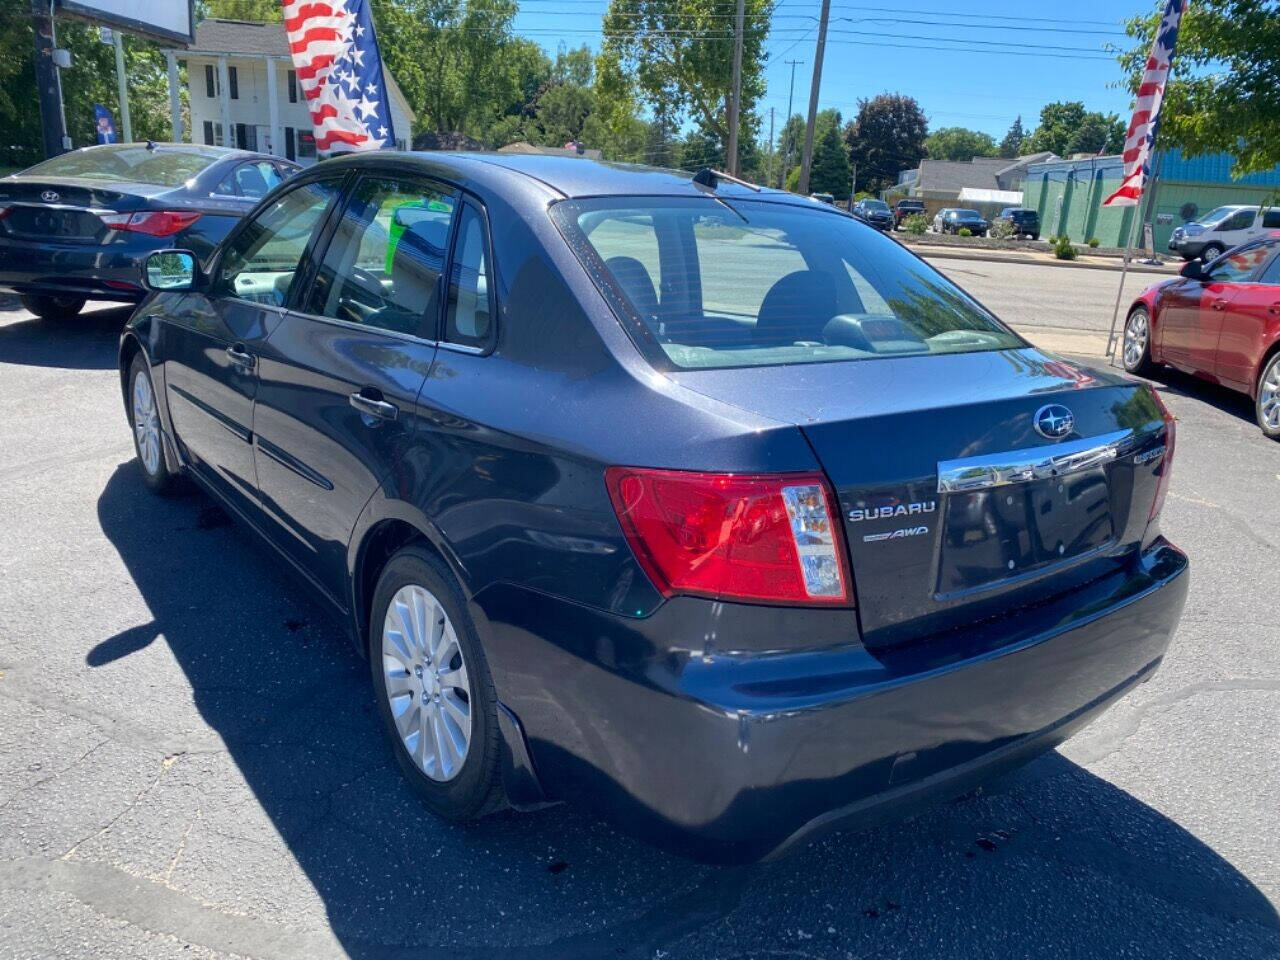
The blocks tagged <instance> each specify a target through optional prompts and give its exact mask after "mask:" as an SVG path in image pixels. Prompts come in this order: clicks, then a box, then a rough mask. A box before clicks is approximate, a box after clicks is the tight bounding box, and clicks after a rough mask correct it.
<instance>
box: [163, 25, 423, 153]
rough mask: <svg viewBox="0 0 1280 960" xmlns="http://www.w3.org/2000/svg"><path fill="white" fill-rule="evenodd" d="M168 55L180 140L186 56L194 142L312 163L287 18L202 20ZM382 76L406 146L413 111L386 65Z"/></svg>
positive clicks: (175, 132)
mask: <svg viewBox="0 0 1280 960" xmlns="http://www.w3.org/2000/svg"><path fill="white" fill-rule="evenodd" d="M165 55H166V56H167V57H168V60H169V112H170V114H171V117H172V122H173V139H174V140H175V141H179V142H180V141H182V140H184V139H187V138H186V137H185V136H184V131H183V129H182V112H181V109H180V104H181V101H180V99H179V95H178V63H179V62H181V61H185V63H186V66H187V94H188V97H189V99H190V103H191V128H192V129H191V137H190V139H191V140H192V141H193V142H195V143H211V144H218V145H219V146H221V145H227V146H235V147H240V148H242V149H245V150H261V151H263V152H265V153H271V154H275V155H276V156H279V157H287V158H288V159H290V160H297V161H298V162H299V163H302V164H309V163H314V162H315V159H316V141H315V136H314V134H313V133H312V125H311V114H310V113H309V112H308V110H307V103H306V97H304V96H303V95H302V90H301V89H300V88H299V86H298V78H297V76H296V75H295V74H294V71H293V60H292V58H291V57H290V55H289V42H288V39H287V38H286V36H285V31H284V25H283V24H280V23H261V22H258V21H250V20H218V19H208V20H202V21H201V22H200V23H199V24H197V25H196V35H195V40H194V42H193V43H192V44H191V46H190V47H189V48H187V49H186V50H166V51H165ZM383 75H384V77H385V80H386V84H387V93H388V95H389V98H390V101H391V121H392V129H393V130H394V131H395V136H396V147H397V148H398V149H401V150H403V149H405V148H406V144H408V143H409V142H410V141H411V140H412V139H413V132H412V131H413V120H414V114H413V111H412V110H410V109H409V104H408V103H406V102H405V99H404V94H403V93H401V92H400V87H399V86H398V85H397V84H396V81H395V78H394V77H392V76H391V74H390V73H388V72H386V71H385V70H384V71H383Z"/></svg>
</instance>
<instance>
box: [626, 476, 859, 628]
mask: <svg viewBox="0 0 1280 960" xmlns="http://www.w3.org/2000/svg"><path fill="white" fill-rule="evenodd" d="M605 483H606V485H607V486H608V488H609V497H610V499H611V500H612V501H613V509H614V511H615V512H616V513H617V514H618V520H619V522H620V523H621V524H622V529H623V532H624V533H625V534H626V537H627V542H628V543H630V544H631V549H632V550H633V551H635V555H636V559H637V560H639V562H640V565H641V566H642V567H643V568H644V570H645V572H646V573H647V574H648V575H649V577H650V579H652V580H653V582H654V585H655V586H657V588H658V589H659V590H660V591H661V592H662V593H663V594H664V595H665V596H671V595H673V594H677V593H683V594H695V595H698V596H705V597H715V598H717V599H724V600H730V599H732V600H754V601H764V602H766V603H789V604H845V603H849V602H851V596H850V590H849V577H848V574H847V573H846V571H845V561H844V545H843V542H842V541H841V538H840V531H839V514H838V513H837V512H836V510H835V503H834V498H833V497H832V496H831V495H830V493H829V492H828V491H827V485H826V482H825V481H824V480H823V478H822V476H821V475H820V474H811V473H791V474H774V475H768V476H748V475H741V474H726V473H686V472H684V471H677V470H647V469H641V468H638V467H610V468H609V469H608V470H606V471H605Z"/></svg>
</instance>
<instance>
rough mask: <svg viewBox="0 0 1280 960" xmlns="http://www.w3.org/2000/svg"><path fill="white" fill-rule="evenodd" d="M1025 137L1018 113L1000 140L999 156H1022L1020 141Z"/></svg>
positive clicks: (1020, 115)
mask: <svg viewBox="0 0 1280 960" xmlns="http://www.w3.org/2000/svg"><path fill="white" fill-rule="evenodd" d="M1026 139H1027V135H1026V133H1025V132H1023V129H1022V114H1018V116H1017V118H1016V119H1015V120H1014V121H1013V125H1012V126H1011V127H1009V132H1008V133H1006V134H1005V135H1004V139H1003V140H1001V141H1000V156H1002V157H1004V158H1005V159H1006V160H1012V159H1013V158H1014V157H1020V156H1022V143H1023V141H1024V140H1026Z"/></svg>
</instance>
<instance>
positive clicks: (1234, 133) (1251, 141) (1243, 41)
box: [1119, 0, 1280, 177]
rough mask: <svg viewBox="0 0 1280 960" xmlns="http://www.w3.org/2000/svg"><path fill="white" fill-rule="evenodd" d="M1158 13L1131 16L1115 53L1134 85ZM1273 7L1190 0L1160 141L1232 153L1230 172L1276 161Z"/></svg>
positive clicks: (1277, 20) (1278, 99)
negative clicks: (1123, 45)
mask: <svg viewBox="0 0 1280 960" xmlns="http://www.w3.org/2000/svg"><path fill="white" fill-rule="evenodd" d="M1159 22H1160V15H1159V13H1154V14H1152V15H1150V16H1147V17H1138V18H1135V19H1133V20H1130V21H1129V23H1128V24H1127V31H1128V33H1129V35H1130V36H1131V37H1133V41H1134V43H1133V47H1132V49H1130V50H1128V51H1127V52H1124V53H1122V54H1121V55H1120V58H1119V59H1120V63H1121V65H1122V66H1123V67H1124V68H1125V71H1126V72H1127V73H1128V77H1129V89H1130V90H1131V91H1132V92H1134V93H1135V94H1136V93H1137V89H1138V83H1139V82H1140V80H1141V77H1142V68H1143V66H1144V65H1145V63H1146V58H1147V53H1148V51H1149V50H1150V48H1151V39H1152V37H1153V36H1154V34H1155V31H1156V29H1157V28H1158V26H1159ZM1277 117H1280V15H1278V14H1277V10H1276V5H1275V3H1274V2H1268V0H1197V2H1196V3H1195V4H1192V5H1190V8H1189V9H1188V10H1187V12H1186V13H1185V14H1184V16H1183V19H1182V29H1181V33H1180V35H1179V37H1178V48H1177V52H1176V54H1175V56H1174V58H1173V71H1172V76H1171V78H1170V81H1169V84H1168V86H1167V87H1166V88H1165V101H1164V108H1163V111H1162V113H1161V121H1160V132H1159V146H1162V147H1166V146H1178V147H1181V148H1182V149H1183V150H1185V151H1186V152H1187V153H1189V154H1201V153H1217V152H1226V153H1231V154H1234V156H1235V163H1234V164H1233V166H1232V168H1231V173H1232V176H1237V177H1239V176H1243V175H1244V174H1247V173H1260V172H1262V171H1265V170H1270V169H1272V168H1273V167H1275V166H1276V164H1280V125H1277V124H1276V118H1277Z"/></svg>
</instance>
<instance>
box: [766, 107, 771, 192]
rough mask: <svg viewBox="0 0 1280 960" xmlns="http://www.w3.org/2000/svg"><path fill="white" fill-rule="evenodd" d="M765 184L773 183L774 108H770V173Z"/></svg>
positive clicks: (767, 174)
mask: <svg viewBox="0 0 1280 960" xmlns="http://www.w3.org/2000/svg"><path fill="white" fill-rule="evenodd" d="M764 182H765V183H772V182H773V107H770V108H769V172H768V173H766V174H765V177H764Z"/></svg>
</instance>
